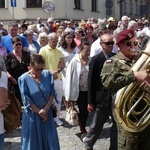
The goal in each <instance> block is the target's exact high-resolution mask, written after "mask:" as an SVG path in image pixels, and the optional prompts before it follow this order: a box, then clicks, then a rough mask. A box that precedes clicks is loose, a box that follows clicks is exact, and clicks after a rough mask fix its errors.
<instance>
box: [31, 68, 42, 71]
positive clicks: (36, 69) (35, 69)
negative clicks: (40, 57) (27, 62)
mask: <svg viewBox="0 0 150 150" xmlns="http://www.w3.org/2000/svg"><path fill="white" fill-rule="evenodd" d="M33 69H34V71H43V67H42V68H33Z"/></svg>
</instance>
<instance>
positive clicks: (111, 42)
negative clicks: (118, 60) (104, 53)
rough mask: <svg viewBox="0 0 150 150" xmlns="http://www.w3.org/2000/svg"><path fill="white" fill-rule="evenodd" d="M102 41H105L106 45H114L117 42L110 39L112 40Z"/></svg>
mask: <svg viewBox="0 0 150 150" xmlns="http://www.w3.org/2000/svg"><path fill="white" fill-rule="evenodd" d="M102 43H104V44H105V45H108V46H109V45H114V43H115V42H114V41H110V42H102Z"/></svg>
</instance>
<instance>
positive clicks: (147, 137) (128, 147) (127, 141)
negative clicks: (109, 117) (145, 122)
mask: <svg viewBox="0 0 150 150" xmlns="http://www.w3.org/2000/svg"><path fill="white" fill-rule="evenodd" d="M117 127H118V150H150V126H149V127H147V128H146V129H145V130H143V131H142V132H139V133H131V132H128V131H126V130H124V129H123V128H122V127H121V126H120V125H119V124H118V123H117Z"/></svg>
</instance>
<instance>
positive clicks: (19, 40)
mask: <svg viewBox="0 0 150 150" xmlns="http://www.w3.org/2000/svg"><path fill="white" fill-rule="evenodd" d="M16 42H21V43H22V40H21V38H20V37H18V36H15V37H14V38H12V44H14V43H16Z"/></svg>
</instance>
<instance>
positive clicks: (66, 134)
mask: <svg viewBox="0 0 150 150" xmlns="http://www.w3.org/2000/svg"><path fill="white" fill-rule="evenodd" d="M92 117H93V114H92V113H90V114H89V118H88V121H87V130H88V128H89V125H90V123H91V120H92ZM61 118H62V119H61V120H62V121H63V123H64V126H60V127H57V131H58V136H59V141H60V147H61V150H84V149H85V148H84V143H83V142H82V141H81V139H80V130H79V127H78V126H74V127H72V126H70V125H69V124H68V123H67V122H66V121H65V120H64V118H65V111H64V110H63V111H62V114H61ZM110 127H111V121H110V120H108V121H107V122H106V123H105V125H104V129H103V132H102V133H101V135H100V137H99V139H98V140H97V142H96V143H95V145H94V150H108V149H109V129H110ZM20 133H21V127H20V128H18V129H16V130H15V131H13V132H12V133H10V134H9V135H7V136H6V137H5V143H4V150H20V139H21V138H20Z"/></svg>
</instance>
